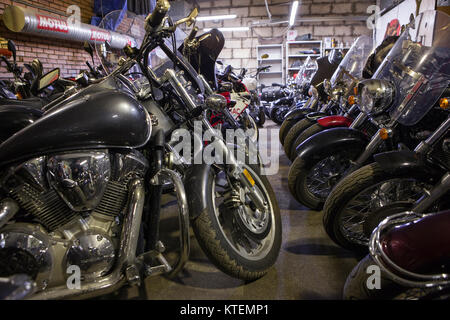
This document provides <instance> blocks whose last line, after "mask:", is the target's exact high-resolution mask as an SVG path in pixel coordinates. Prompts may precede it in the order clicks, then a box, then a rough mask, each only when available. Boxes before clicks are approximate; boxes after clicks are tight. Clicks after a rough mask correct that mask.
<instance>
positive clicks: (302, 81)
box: [295, 57, 319, 86]
mask: <svg viewBox="0 0 450 320" xmlns="http://www.w3.org/2000/svg"><path fill="white" fill-rule="evenodd" d="M318 68H319V67H318V65H317V61H316V60H314V59H311V57H308V58H306V60H305V62H304V63H303V65H302V66H301V67H300V70H299V71H298V73H297V77H295V83H296V84H297V85H298V86H303V85H306V84H308V83H311V79H312V78H313V77H314V75H315V74H316V72H317V69H318Z"/></svg>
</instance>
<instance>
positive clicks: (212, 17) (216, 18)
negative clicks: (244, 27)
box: [196, 14, 237, 21]
mask: <svg viewBox="0 0 450 320" xmlns="http://www.w3.org/2000/svg"><path fill="white" fill-rule="evenodd" d="M236 17H237V15H235V14H226V15H221V16H208V17H197V18H196V20H197V21H211V20H227V19H235V18H236Z"/></svg>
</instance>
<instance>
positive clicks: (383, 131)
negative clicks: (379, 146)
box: [380, 128, 389, 140]
mask: <svg viewBox="0 0 450 320" xmlns="http://www.w3.org/2000/svg"><path fill="white" fill-rule="evenodd" d="M380 137H381V139H383V140H387V139H388V138H389V131H388V130H387V129H386V128H383V129H380Z"/></svg>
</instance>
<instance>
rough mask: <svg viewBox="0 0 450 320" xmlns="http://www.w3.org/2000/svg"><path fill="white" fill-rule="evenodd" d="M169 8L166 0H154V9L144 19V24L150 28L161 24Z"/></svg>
mask: <svg viewBox="0 0 450 320" xmlns="http://www.w3.org/2000/svg"><path fill="white" fill-rule="evenodd" d="M169 9H170V4H169V1H168V0H158V1H157V2H156V7H155V10H153V12H152V13H150V14H149V15H148V16H147V18H146V19H145V20H146V24H147V25H148V26H150V27H151V28H156V27H157V26H159V25H160V24H161V22H162V20H163V19H164V17H165V16H166V14H167V12H168V11H169Z"/></svg>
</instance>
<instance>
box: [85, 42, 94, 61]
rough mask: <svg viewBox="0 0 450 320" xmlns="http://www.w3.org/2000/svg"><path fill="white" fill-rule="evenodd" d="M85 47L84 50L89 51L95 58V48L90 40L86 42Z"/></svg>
mask: <svg viewBox="0 0 450 320" xmlns="http://www.w3.org/2000/svg"><path fill="white" fill-rule="evenodd" d="M83 49H84V51H86V52H87V53H89V55H90V56H91V58H92V59H93V58H94V49H93V48H92V45H91V44H90V43H89V42H88V41H85V42H84V44H83Z"/></svg>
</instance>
